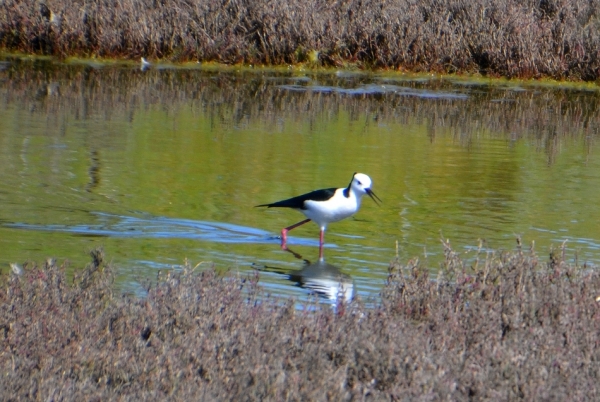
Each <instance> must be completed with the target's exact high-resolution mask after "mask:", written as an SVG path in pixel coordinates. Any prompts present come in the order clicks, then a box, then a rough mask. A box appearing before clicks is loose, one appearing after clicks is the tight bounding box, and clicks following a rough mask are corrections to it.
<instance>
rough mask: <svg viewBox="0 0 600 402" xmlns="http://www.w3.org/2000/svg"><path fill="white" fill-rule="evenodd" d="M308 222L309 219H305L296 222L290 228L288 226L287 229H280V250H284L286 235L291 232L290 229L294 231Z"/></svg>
mask: <svg viewBox="0 0 600 402" xmlns="http://www.w3.org/2000/svg"><path fill="white" fill-rule="evenodd" d="M308 222H310V219H305V220H303V221H302V222H298V223H295V224H293V225H292V226H288V227H287V228H283V229H281V248H282V249H284V250H285V249H286V248H287V246H286V243H287V233H288V232H289V231H290V230H292V229H296V228H297V227H298V226H300V225H304V224H305V223H308Z"/></svg>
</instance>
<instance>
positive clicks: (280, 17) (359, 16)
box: [0, 0, 600, 81]
mask: <svg viewBox="0 0 600 402" xmlns="http://www.w3.org/2000/svg"><path fill="white" fill-rule="evenodd" d="M0 48H4V49H8V50H11V51H15V50H18V51H22V52H27V53H35V54H49V55H55V56H59V57H68V56H87V57H125V58H133V59H137V58H139V57H141V56H145V57H149V58H151V59H156V58H159V59H169V60H172V61H190V60H192V61H201V62H205V61H217V62H222V63H229V64H231V63H250V64H252V63H260V64H275V65H281V64H289V63H291V64H296V63H308V64H311V65H316V66H319V65H325V66H337V67H340V66H348V65H352V66H358V67H359V68H386V69H402V70H411V71H437V72H452V73H455V72H467V73H473V72H477V73H483V74H489V75H493V76H504V77H552V78H556V79H574V80H586V81H594V80H597V79H598V77H599V74H600V53H599V52H598V49H599V48H600V6H599V3H598V2H595V1H588V0H543V1H540V0H525V1H521V0H500V1H497V0H450V1H443V2H440V1H438V0H422V1H413V0H395V1H386V2H381V1H376V0H367V1H364V0H349V1H322V0H309V1H304V0H286V1H280V2H271V1H265V0H259V1H254V0H230V1H224V2H213V1H193V0H173V1H168V2H158V1H153V2H150V1H145V0H123V1H119V2H114V1H112V0H94V1H83V0H75V1H65V0H46V1H45V2H40V1H38V0H25V1H21V0H4V1H2V2H0Z"/></svg>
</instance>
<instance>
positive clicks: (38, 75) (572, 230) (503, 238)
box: [0, 59, 600, 298]
mask: <svg viewBox="0 0 600 402" xmlns="http://www.w3.org/2000/svg"><path fill="white" fill-rule="evenodd" d="M2 66H3V67H2V69H0V121H1V122H2V123H0V157H1V158H2V161H3V163H2V164H0V174H1V177H2V181H1V183H0V250H1V255H0V264H1V265H2V266H4V267H5V269H8V263H10V262H14V261H18V262H23V261H25V260H35V261H38V262H40V261H43V260H44V259H45V258H46V257H48V256H52V257H55V258H57V259H58V260H59V261H62V260H65V259H68V260H70V261H71V265H72V266H77V267H79V266H81V265H84V264H85V263H87V262H88V257H87V255H86V252H87V251H88V250H90V249H92V248H94V247H97V246H102V247H104V250H105V252H106V255H107V257H108V258H109V259H110V260H111V261H112V262H113V263H114V264H115V265H116V266H117V267H118V272H119V277H118V281H119V285H120V286H122V287H123V288H125V289H130V290H134V291H135V290H137V289H139V282H140V281H141V280H142V279H144V278H152V277H154V276H155V274H156V271H157V270H159V269H171V268H172V267H175V268H177V267H180V266H181V264H182V263H183V261H184V259H186V258H187V259H188V261H189V262H190V263H191V264H192V265H193V266H194V265H197V264H199V265H198V268H197V269H201V268H202V267H206V266H208V265H211V264H215V265H216V266H217V267H218V268H223V269H225V268H233V269H236V270H240V271H241V272H252V270H253V269H260V270H261V276H260V277H261V280H262V282H263V284H264V285H265V286H266V287H267V288H268V289H269V290H270V291H272V292H273V293H274V294H284V295H289V294H292V295H300V296H305V295H306V294H308V292H309V288H310V287H311V286H313V288H314V287H315V286H317V287H318V286H321V287H322V286H324V285H323V284H322V283H321V284H320V285H314V282H315V281H318V279H319V278H318V277H319V275H317V274H316V272H319V271H318V270H316V269H308V268H310V267H311V265H305V263H304V262H303V261H302V260H303V259H306V260H309V261H312V262H313V263H315V262H317V261H316V260H317V257H318V228H317V227H316V225H313V224H308V225H304V226H302V227H300V228H298V229H296V230H294V231H293V232H291V238H290V240H289V245H290V248H291V249H292V250H293V251H294V252H295V253H297V254H299V255H300V256H301V259H298V258H296V257H297V256H295V255H294V254H292V253H288V252H285V251H282V250H281V249H280V248H279V246H278V239H277V238H276V236H277V235H278V234H279V231H280V229H281V228H282V227H284V226H288V225H290V224H292V223H295V222H298V221H300V220H302V219H303V216H302V215H301V214H299V213H297V212H295V211H286V210H273V209H271V210H266V209H261V208H254V207H253V206H254V205H258V204H262V203H268V202H273V201H277V200H279V199H283V198H288V197H291V196H294V195H298V194H302V193H304V192H308V191H310V190H313V189H316V188H324V187H342V186H346V185H347V184H348V182H349V180H350V178H351V176H352V173H353V172H355V171H360V172H363V173H367V174H369V175H370V176H371V178H372V179H373V182H374V187H373V189H374V190H375V192H376V193H377V195H379V197H381V199H382V200H383V204H382V206H381V207H378V206H376V205H375V203H373V202H372V201H371V200H369V199H368V198H366V199H365V200H364V201H363V205H362V208H361V210H360V211H359V213H358V214H357V215H356V216H355V217H354V218H351V219H347V220H345V221H342V222H339V223H334V224H332V225H331V226H330V227H329V229H328V232H327V233H326V243H327V247H326V249H325V259H326V262H327V264H328V267H329V268H324V269H323V271H324V272H331V271H332V272H336V273H337V274H339V275H341V276H340V278H342V279H341V281H342V282H343V283H345V284H346V286H345V288H346V289H347V288H349V287H351V288H352V291H353V292H355V293H357V294H360V295H361V296H363V297H369V296H376V295H377V292H378V289H380V288H381V286H382V285H383V283H384V281H385V278H386V275H387V267H388V263H389V261H390V260H391V259H393V258H394V256H395V254H396V242H398V252H399V255H400V258H401V259H402V260H407V259H409V258H413V257H419V258H421V259H422V260H426V261H427V264H428V265H429V267H431V268H432V269H435V268H436V267H437V266H438V265H439V263H440V261H441V259H442V255H443V249H442V246H441V244H440V240H441V239H450V241H451V243H452V245H453V246H454V247H455V249H456V250H458V251H460V252H462V253H464V256H465V258H467V259H469V258H474V256H475V254H476V251H477V248H478V246H479V245H480V243H481V244H482V245H483V250H486V249H514V248H515V246H516V240H515V239H516V238H517V237H520V238H522V240H523V244H524V245H525V246H526V247H529V246H530V245H531V244H532V242H535V249H536V250H537V252H538V253H539V254H540V255H541V256H543V257H544V258H545V256H546V255H547V254H548V253H549V251H550V248H551V247H559V246H560V245H561V244H562V243H563V242H564V241H565V240H567V243H566V247H567V250H568V253H569V258H571V259H574V258H576V257H577V258H578V261H579V262H581V263H584V262H585V263H589V264H591V265H596V264H598V262H599V261H600V248H599V242H600V228H599V225H598V218H599V217H600V207H598V202H597V200H598V199H599V197H598V196H599V194H598V193H599V191H600V190H599V189H600V169H599V168H600V166H599V164H600V159H599V157H598V145H597V139H598V128H599V127H600V124H599V123H600V118H599V117H598V116H599V114H598V99H599V94H600V92H599V91H598V90H597V88H596V87H593V86H581V87H575V86H570V87H569V86H566V85H565V86H560V85H553V86H550V85H542V84H539V83H523V82H519V83H513V82H498V81H488V80H467V79H459V78H441V77H435V76H429V77H424V76H403V75H374V74H361V73H350V72H344V73H342V72H338V73H331V74H327V73H306V72H294V71H290V72H286V73H281V72H269V71H235V70H227V71H224V70H221V71H208V70H202V69H191V68H190V69H183V68H160V69H158V68H149V69H147V70H145V71H141V70H139V68H137V66H136V67H134V66H101V65H98V64H95V65H86V64H78V65H61V64H56V63H49V62H39V61H38V62H23V61H18V60H14V59H9V60H6V62H4V63H3V64H2ZM542 259H543V258H542ZM313 267H314V266H313ZM331 267H333V268H331ZM330 268H331V269H330ZM321 276H325V277H327V278H329V279H327V280H328V281H329V282H328V283H329V284H330V285H328V286H329V287H330V288H331V287H332V285H331V283H332V280H331V275H329V276H327V275H325V274H323V275H321ZM315 277H316V279H315ZM299 278H300V279H299ZM333 282H335V281H333ZM308 283H313V285H307V284H308ZM322 295H323V297H325V298H328V297H331V289H330V292H329V293H328V292H326V291H323V292H322Z"/></svg>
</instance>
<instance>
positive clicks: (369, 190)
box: [365, 188, 383, 206]
mask: <svg viewBox="0 0 600 402" xmlns="http://www.w3.org/2000/svg"><path fill="white" fill-rule="evenodd" d="M365 191H366V192H367V194H368V195H369V197H371V199H372V200H373V201H374V202H375V204H377V206H379V202H383V201H381V199H380V198H379V197H377V194H375V193H374V192H373V191H372V190H371V189H370V188H366V189H365ZM377 200H379V202H377Z"/></svg>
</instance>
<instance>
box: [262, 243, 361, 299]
mask: <svg viewBox="0 0 600 402" xmlns="http://www.w3.org/2000/svg"><path fill="white" fill-rule="evenodd" d="M288 251H289V252H291V253H292V254H294V256H295V257H296V258H299V259H302V256H300V255H299V254H297V253H295V252H293V251H291V250H288ZM303 260H304V264H303V266H302V268H301V269H300V270H290V269H284V268H278V267H270V266H262V267H260V268H258V267H257V269H259V270H260V271H266V272H272V273H276V274H279V275H283V276H284V277H286V279H287V280H289V281H290V282H293V283H294V286H297V287H300V288H302V289H306V290H308V291H309V292H310V293H312V294H315V295H317V296H319V297H320V298H323V299H326V300H327V301H329V302H334V303H335V302H337V301H338V300H340V301H341V300H343V301H345V302H349V301H351V300H352V298H353V297H354V280H353V279H352V277H351V276H350V275H348V274H345V273H343V272H342V271H341V269H340V268H338V267H337V266H335V265H333V264H329V263H327V262H325V260H323V259H319V260H318V261H317V262H310V261H308V260H306V259H303Z"/></svg>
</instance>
